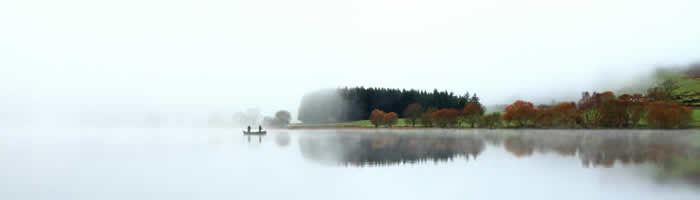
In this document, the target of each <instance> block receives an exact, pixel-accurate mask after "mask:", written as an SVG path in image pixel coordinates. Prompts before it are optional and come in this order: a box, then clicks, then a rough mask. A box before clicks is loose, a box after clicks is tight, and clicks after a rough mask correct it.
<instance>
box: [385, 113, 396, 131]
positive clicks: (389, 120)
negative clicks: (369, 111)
mask: <svg viewBox="0 0 700 200" xmlns="http://www.w3.org/2000/svg"><path fill="white" fill-rule="evenodd" d="M398 119H399V115H397V114H396V113H395V112H390V113H386V114H384V125H386V126H387V127H389V128H391V127H392V126H393V125H394V124H396V123H397V122H398Z"/></svg>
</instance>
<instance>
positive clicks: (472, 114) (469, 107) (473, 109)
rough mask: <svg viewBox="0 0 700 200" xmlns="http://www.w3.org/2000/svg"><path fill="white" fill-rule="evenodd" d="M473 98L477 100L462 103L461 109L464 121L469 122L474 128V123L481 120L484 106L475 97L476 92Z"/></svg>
mask: <svg viewBox="0 0 700 200" xmlns="http://www.w3.org/2000/svg"><path fill="white" fill-rule="evenodd" d="M474 98H476V100H477V102H469V103H467V104H466V105H464V110H463V111H462V115H463V116H464V121H465V122H467V123H469V124H471V127H472V128H474V124H476V123H477V122H479V121H481V116H482V115H484V106H482V105H481V104H480V103H479V102H478V97H476V94H475V96H474ZM474 98H472V99H474Z"/></svg>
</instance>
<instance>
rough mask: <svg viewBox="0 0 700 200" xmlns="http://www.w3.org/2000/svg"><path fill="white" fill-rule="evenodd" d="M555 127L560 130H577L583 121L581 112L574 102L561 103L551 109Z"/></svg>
mask: <svg viewBox="0 0 700 200" xmlns="http://www.w3.org/2000/svg"><path fill="white" fill-rule="evenodd" d="M551 110H552V116H553V122H552V124H553V126H555V127H560V128H576V127H578V124H579V123H580V122H581V121H582V119H581V112H580V111H579V110H578V109H577V108H576V104H575V103H574V102H566V103H560V104H557V105H556V106H554V107H552V108H551Z"/></svg>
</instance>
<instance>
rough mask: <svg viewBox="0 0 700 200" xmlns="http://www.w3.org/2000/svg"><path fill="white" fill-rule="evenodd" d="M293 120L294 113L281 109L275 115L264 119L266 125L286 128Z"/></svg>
mask: <svg viewBox="0 0 700 200" xmlns="http://www.w3.org/2000/svg"><path fill="white" fill-rule="evenodd" d="M291 120H292V114H290V113H289V111H286V110H280V111H277V113H275V117H274V118H272V117H265V119H264V120H263V124H264V125H265V126H269V127H275V128H284V127H287V126H288V125H289V122H290V121H291Z"/></svg>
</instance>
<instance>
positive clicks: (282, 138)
mask: <svg viewBox="0 0 700 200" xmlns="http://www.w3.org/2000/svg"><path fill="white" fill-rule="evenodd" d="M290 140H291V138H290V137H289V133H287V132H280V133H277V134H276V135H275V143H276V144H277V146H280V147H286V146H287V145H289V141H290Z"/></svg>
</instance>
